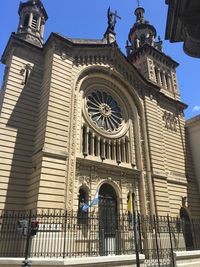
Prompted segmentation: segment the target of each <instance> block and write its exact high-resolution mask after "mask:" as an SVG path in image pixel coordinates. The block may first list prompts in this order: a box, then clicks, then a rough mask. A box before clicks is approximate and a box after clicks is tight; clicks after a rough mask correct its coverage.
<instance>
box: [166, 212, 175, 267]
mask: <svg viewBox="0 0 200 267" xmlns="http://www.w3.org/2000/svg"><path fill="white" fill-rule="evenodd" d="M167 222H168V229H169V238H170V247H171V254H172V256H171V257H172V264H173V267H175V265H174V251H173V243H172V233H171V227H170V220H169V215H167Z"/></svg>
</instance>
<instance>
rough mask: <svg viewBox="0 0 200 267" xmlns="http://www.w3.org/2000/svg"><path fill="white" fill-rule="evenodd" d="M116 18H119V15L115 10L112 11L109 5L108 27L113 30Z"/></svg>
mask: <svg viewBox="0 0 200 267" xmlns="http://www.w3.org/2000/svg"><path fill="white" fill-rule="evenodd" d="M117 18H118V19H121V17H120V16H118V14H117V11H115V12H112V11H111V10H110V7H109V9H108V29H109V30H111V31H114V28H115V24H116V22H117Z"/></svg>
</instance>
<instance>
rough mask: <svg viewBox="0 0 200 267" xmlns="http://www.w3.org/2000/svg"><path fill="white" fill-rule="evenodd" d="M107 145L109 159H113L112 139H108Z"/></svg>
mask: <svg viewBox="0 0 200 267" xmlns="http://www.w3.org/2000/svg"><path fill="white" fill-rule="evenodd" d="M107 146H108V159H111V141H110V140H108V142H107Z"/></svg>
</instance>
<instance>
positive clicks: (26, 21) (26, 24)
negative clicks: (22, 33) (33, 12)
mask: <svg viewBox="0 0 200 267" xmlns="http://www.w3.org/2000/svg"><path fill="white" fill-rule="evenodd" d="M28 23H29V15H28V14H26V15H25V17H24V23H23V26H24V27H27V26H28Z"/></svg>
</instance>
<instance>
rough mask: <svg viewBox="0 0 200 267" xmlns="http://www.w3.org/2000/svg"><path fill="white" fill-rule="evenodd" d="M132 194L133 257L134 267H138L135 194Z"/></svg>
mask: <svg viewBox="0 0 200 267" xmlns="http://www.w3.org/2000/svg"><path fill="white" fill-rule="evenodd" d="M131 194H132V196H133V197H132V211H133V212H132V223H133V231H134V242H135V255H136V266H137V267H140V257H139V244H138V227H137V219H136V207H135V194H134V193H131Z"/></svg>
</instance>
